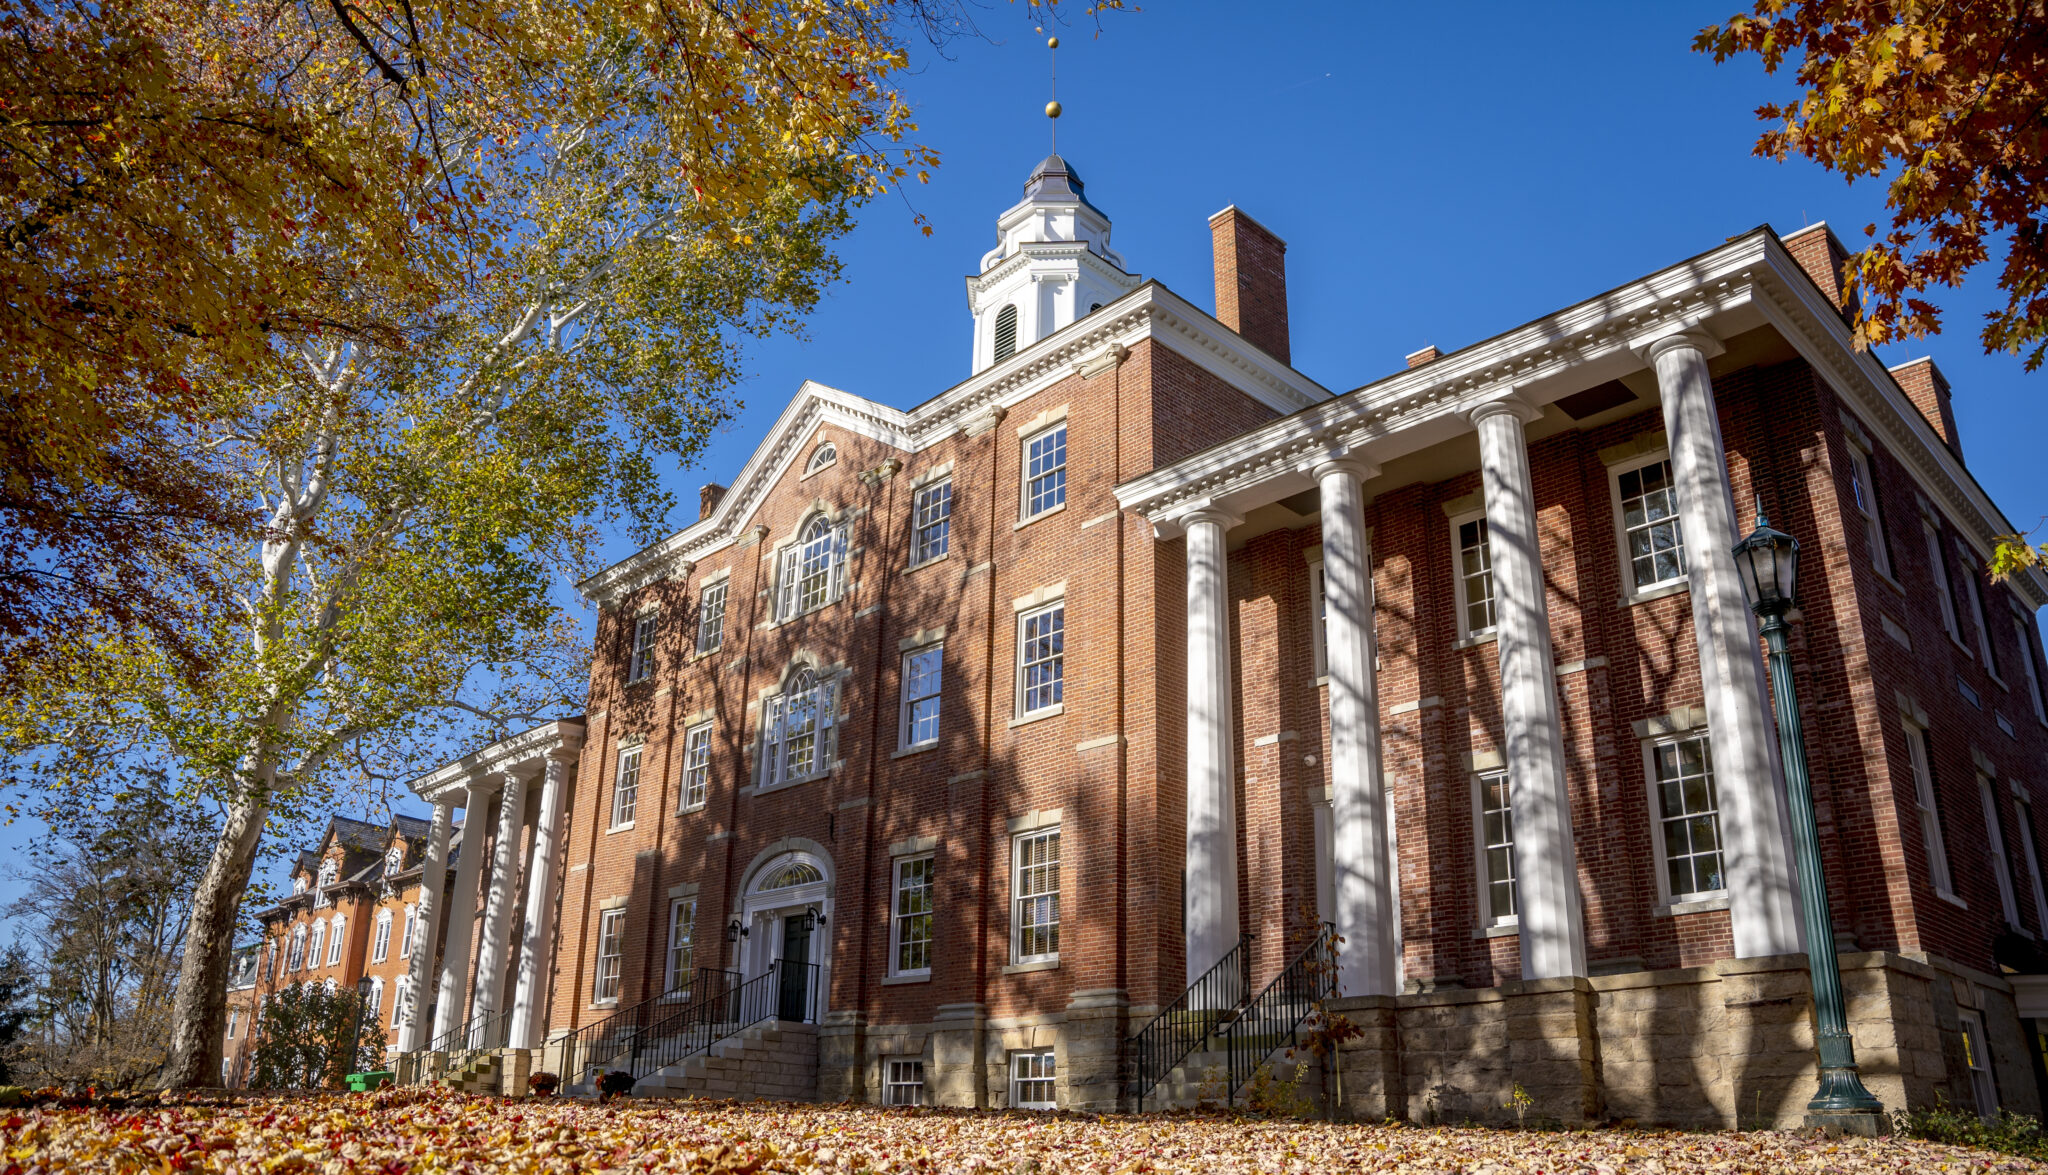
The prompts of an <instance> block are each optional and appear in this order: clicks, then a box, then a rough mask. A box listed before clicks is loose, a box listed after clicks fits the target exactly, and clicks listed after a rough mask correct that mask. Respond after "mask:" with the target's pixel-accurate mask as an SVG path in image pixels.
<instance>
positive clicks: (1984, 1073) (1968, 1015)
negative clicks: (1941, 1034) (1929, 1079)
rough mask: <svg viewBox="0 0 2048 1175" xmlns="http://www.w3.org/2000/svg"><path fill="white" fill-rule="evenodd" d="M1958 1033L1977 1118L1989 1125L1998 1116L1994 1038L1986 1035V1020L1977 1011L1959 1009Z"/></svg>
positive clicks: (1957, 1016) (1957, 1010)
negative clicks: (1993, 1052)
mask: <svg viewBox="0 0 2048 1175" xmlns="http://www.w3.org/2000/svg"><path fill="white" fill-rule="evenodd" d="M1956 1032H1957V1033H1958V1034H1959V1035H1960V1036H1961V1037H1962V1043H1963V1064H1964V1066H1965V1070H1964V1071H1965V1072H1967V1073H1968V1074H1969V1075H1970V1096H1971V1098H1972V1100H1974V1101H1975V1102H1976V1103H1977V1113H1978V1115H1979V1116H1981V1117H1982V1118H1984V1120H1985V1121H1987V1122H1988V1121H1990V1120H1991V1119H1992V1118H1994V1117H1996V1116H1997V1114H1998V1081H1997V1079H1996V1078H1994V1077H1993V1076H1992V1075H1991V1038H1990V1037H1989V1036H1987V1035H1986V1034H1985V1032H1984V1017H1983V1016H1982V1015H1980V1014H1978V1013H1977V1012H1976V1011H1975V1010H1974V1009H1970V1008H1957V1009H1956Z"/></svg>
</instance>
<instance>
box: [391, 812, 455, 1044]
mask: <svg viewBox="0 0 2048 1175" xmlns="http://www.w3.org/2000/svg"><path fill="white" fill-rule="evenodd" d="M454 821H455V802H454V801H453V800H436V801H435V802H434V823H433V826H432V828H431V830H430V831H429V832H428V833H427V860H426V863H425V864H423V865H421V866H420V901H419V906H418V908H417V909H415V911H414V913H413V917H414V919H415V921H414V922H413V932H412V933H413V940H412V957H411V958H409V959H407V960H406V961H405V980H406V982H405V989H406V991H407V992H409V993H410V995H409V998H410V999H411V1001H412V1002H411V1004H410V1005H409V1006H408V1007H407V1008H406V1010H405V1022H404V1023H403V1024H401V1025H399V1029H398V1051H400V1052H403V1053H410V1052H417V1051H418V1050H420V1049H422V1048H425V1047H426V1045H427V1039H426V1038H427V1023H426V1017H424V1016H422V1015H420V1013H421V1012H423V1011H425V1010H426V1007H427V1004H428V1002H429V1001H430V1000H432V999H433V998H434V982H433V979H432V977H431V976H430V975H429V974H428V972H429V971H431V970H432V969H433V966H434V952H435V951H436V950H437V949H439V947H440V944H441V901H442V897H443V894H444V893H445V891H446V890H447V888H448V827H449V825H451V824H453V823H454Z"/></svg>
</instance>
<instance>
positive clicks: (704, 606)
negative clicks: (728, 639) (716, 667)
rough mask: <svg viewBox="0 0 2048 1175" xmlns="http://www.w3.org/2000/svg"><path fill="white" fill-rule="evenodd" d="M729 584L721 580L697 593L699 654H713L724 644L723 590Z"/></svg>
mask: <svg viewBox="0 0 2048 1175" xmlns="http://www.w3.org/2000/svg"><path fill="white" fill-rule="evenodd" d="M731 582H732V581H731V580H726V579H721V580H719V581H718V582H717V583H714V584H712V585H710V586H709V587H706V588H705V589H704V590H703V591H701V592H699V593H697V651H698V652H699V653H715V652H717V651H718V649H719V646H721V645H723V644H724V643H725V590H726V588H727V587H728V586H730V585H731Z"/></svg>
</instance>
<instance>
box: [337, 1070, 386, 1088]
mask: <svg viewBox="0 0 2048 1175" xmlns="http://www.w3.org/2000/svg"><path fill="white" fill-rule="evenodd" d="M347 1080H348V1088H349V1091H350V1092H352V1093H366V1092H368V1091H370V1090H373V1089H376V1088H378V1087H379V1086H381V1085H383V1084H384V1083H385V1082H387V1081H393V1080H396V1074H394V1073H393V1072H392V1071H391V1070H389V1069H378V1070H376V1071H374V1072H370V1073H351V1074H349V1075H348V1078H347Z"/></svg>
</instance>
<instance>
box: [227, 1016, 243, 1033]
mask: <svg viewBox="0 0 2048 1175" xmlns="http://www.w3.org/2000/svg"><path fill="white" fill-rule="evenodd" d="M241 1018H242V1009H240V1008H229V1009H228V1036H227V1038H228V1039H229V1040H233V1039H235V1022H236V1021H238V1020H240V1019H241Z"/></svg>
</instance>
